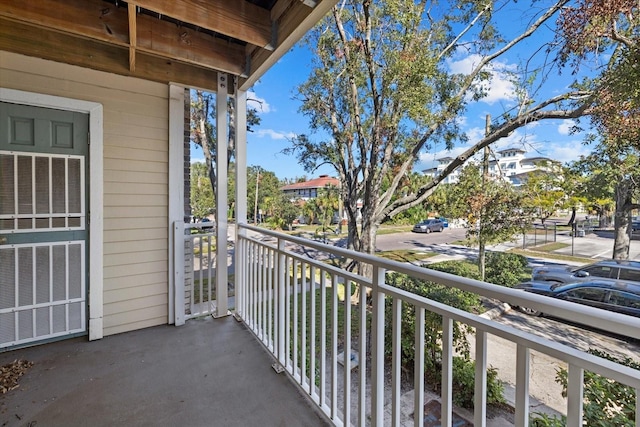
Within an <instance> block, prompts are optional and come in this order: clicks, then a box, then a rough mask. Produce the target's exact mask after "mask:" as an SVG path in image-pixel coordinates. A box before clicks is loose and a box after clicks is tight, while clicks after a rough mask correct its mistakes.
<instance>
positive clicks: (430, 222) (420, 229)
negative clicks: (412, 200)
mask: <svg viewBox="0 0 640 427" xmlns="http://www.w3.org/2000/svg"><path fill="white" fill-rule="evenodd" d="M442 230H444V223H443V222H442V220H439V219H437V218H432V219H425V220H422V221H420V222H419V223H417V224H416V225H414V226H413V232H414V233H431V232H432V231H442Z"/></svg>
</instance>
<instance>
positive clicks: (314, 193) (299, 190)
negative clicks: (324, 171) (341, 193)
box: [282, 175, 340, 200]
mask: <svg viewBox="0 0 640 427" xmlns="http://www.w3.org/2000/svg"><path fill="white" fill-rule="evenodd" d="M328 185H332V186H334V187H338V188H340V180H339V179H337V178H332V177H330V176H329V175H320V176H319V177H318V178H315V179H311V180H309V181H304V182H296V183H295V184H289V185H285V186H284V187H282V191H283V192H284V194H285V195H286V196H287V197H289V198H290V199H291V200H309V199H315V198H316V197H318V190H319V189H323V188H325V187H326V186H328Z"/></svg>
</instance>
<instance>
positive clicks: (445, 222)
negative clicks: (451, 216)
mask: <svg viewBox="0 0 640 427" xmlns="http://www.w3.org/2000/svg"><path fill="white" fill-rule="evenodd" d="M438 219H439V220H440V221H442V225H443V226H444V228H447V227H449V220H448V219H447V218H445V217H443V216H441V217H438Z"/></svg>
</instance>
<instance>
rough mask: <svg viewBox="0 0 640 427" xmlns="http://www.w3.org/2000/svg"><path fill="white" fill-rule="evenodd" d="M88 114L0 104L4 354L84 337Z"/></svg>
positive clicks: (0, 340)
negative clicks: (50, 341) (17, 348)
mask: <svg viewBox="0 0 640 427" xmlns="http://www.w3.org/2000/svg"><path fill="white" fill-rule="evenodd" d="M87 140H88V116H87V115H86V114H81V113H74V112H68V111H61V110H53V109H45V108H39V107H30V106H24V105H17V104H10V103H4V102H2V103H0V349H6V348H11V347H14V346H19V345H24V344H27V343H32V342H36V341H43V340H48V339H52V338H57V337H64V336H75V335H78V334H84V333H86V330H87V328H86V323H87V321H86V312H87V307H86V296H87V274H86V271H87V247H88V233H87V219H86V218H87V215H86V206H87V203H86V202H87V200H86V198H87V197H86V195H87V182H86V176H87V174H86V156H87V152H88V144H87Z"/></svg>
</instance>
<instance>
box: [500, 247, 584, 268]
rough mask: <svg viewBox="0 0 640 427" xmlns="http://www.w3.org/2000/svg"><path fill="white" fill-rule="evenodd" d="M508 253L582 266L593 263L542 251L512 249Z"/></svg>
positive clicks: (579, 258) (575, 257)
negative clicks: (575, 263)
mask: <svg viewBox="0 0 640 427" xmlns="http://www.w3.org/2000/svg"><path fill="white" fill-rule="evenodd" d="M545 246H546V245H545ZM509 252H513V253H516V254H520V255H524V256H526V257H534V258H535V257H538V258H547V259H554V260H558V261H573V262H581V263H583V264H590V263H592V262H593V260H592V259H591V258H582V257H577V256H570V255H561V254H554V253H551V252H544V251H538V250H527V249H524V250H523V249H518V248H513V249H511V250H510V251H509Z"/></svg>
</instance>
